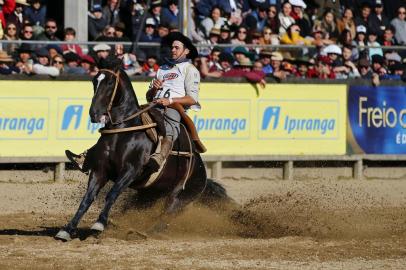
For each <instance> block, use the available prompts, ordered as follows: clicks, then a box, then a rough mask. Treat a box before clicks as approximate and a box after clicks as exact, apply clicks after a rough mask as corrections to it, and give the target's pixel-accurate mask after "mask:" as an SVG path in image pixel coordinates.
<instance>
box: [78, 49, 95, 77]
mask: <svg viewBox="0 0 406 270" xmlns="http://www.w3.org/2000/svg"><path fill="white" fill-rule="evenodd" d="M80 66H81V67H82V68H83V69H84V70H85V73H86V74H87V75H89V76H95V75H96V74H97V73H98V68H97V67H96V62H95V61H94V59H93V57H91V56H90V55H87V54H85V55H83V56H82V61H81V62H80Z"/></svg>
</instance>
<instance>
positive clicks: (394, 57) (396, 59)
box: [385, 51, 402, 68]
mask: <svg viewBox="0 0 406 270" xmlns="http://www.w3.org/2000/svg"><path fill="white" fill-rule="evenodd" d="M385 59H386V62H387V65H388V68H390V66H392V65H394V64H400V63H402V57H401V56H400V55H399V54H398V53H397V52H395V51H393V52H387V53H385Z"/></svg>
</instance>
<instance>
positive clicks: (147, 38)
mask: <svg viewBox="0 0 406 270" xmlns="http://www.w3.org/2000/svg"><path fill="white" fill-rule="evenodd" d="M156 26H157V25H156V23H155V20H154V19H153V18H148V19H147V20H146V21H145V28H144V32H143V33H142V34H141V38H140V42H159V41H160V39H159V37H158V36H157V35H156V33H155V28H156Z"/></svg>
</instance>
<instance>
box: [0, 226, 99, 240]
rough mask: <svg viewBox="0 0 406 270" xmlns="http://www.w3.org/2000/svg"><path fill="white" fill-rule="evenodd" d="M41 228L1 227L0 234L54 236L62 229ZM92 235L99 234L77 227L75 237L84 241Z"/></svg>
mask: <svg viewBox="0 0 406 270" xmlns="http://www.w3.org/2000/svg"><path fill="white" fill-rule="evenodd" d="M40 228H41V229H39V230H21V229H1V230H0V235H9V236H43V237H52V238H54V236H55V234H56V233H58V231H59V230H60V228H59V227H40ZM91 236H97V235H96V234H95V232H94V231H92V230H91V229H77V231H76V232H75V234H74V235H73V237H74V238H78V239H79V240H81V241H83V240H86V239H87V238H89V237H91Z"/></svg>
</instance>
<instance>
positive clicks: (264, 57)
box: [259, 49, 273, 76]
mask: <svg viewBox="0 0 406 270" xmlns="http://www.w3.org/2000/svg"><path fill="white" fill-rule="evenodd" d="M271 58H272V50H270V49H263V50H261V51H260V52H259V61H260V62H261V63H262V66H263V67H262V71H263V72H264V73H265V75H267V76H268V75H270V74H272V72H273V68H272V65H271Z"/></svg>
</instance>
